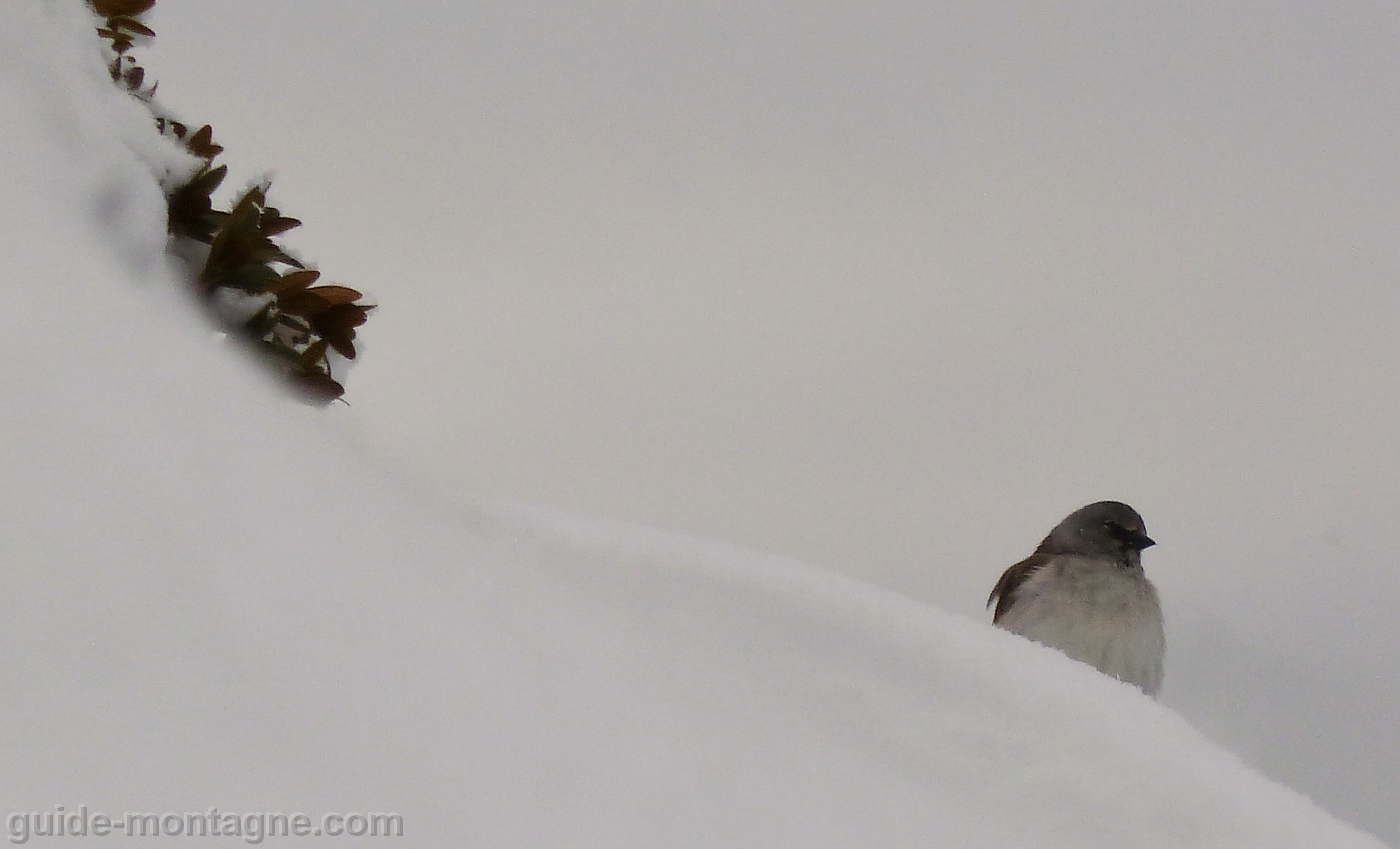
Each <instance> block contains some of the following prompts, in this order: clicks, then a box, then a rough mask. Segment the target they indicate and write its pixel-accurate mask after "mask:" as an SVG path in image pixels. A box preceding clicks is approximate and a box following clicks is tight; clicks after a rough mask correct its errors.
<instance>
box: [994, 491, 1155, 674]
mask: <svg viewBox="0 0 1400 849" xmlns="http://www.w3.org/2000/svg"><path fill="white" fill-rule="evenodd" d="M1151 545H1156V543H1154V542H1153V541H1152V539H1151V537H1149V536H1148V535H1147V528H1146V526H1144V525H1143V521H1142V517H1141V516H1139V515H1138V512H1137V511H1136V510H1134V509H1133V508H1131V507H1129V506H1128V505H1126V504H1123V503H1121V502H1118V501H1099V502H1096V503H1094V504H1090V505H1088V506H1087V507H1081V508H1079V509H1078V510H1076V511H1074V512H1073V513H1071V514H1069V516H1067V517H1065V520H1064V521H1063V522H1061V523H1060V524H1058V525H1056V526H1055V529H1054V530H1053V531H1051V532H1050V535H1049V536H1047V537H1046V538H1045V540H1044V541H1043V542H1042V543H1041V544H1040V546H1039V547H1038V548H1036V550H1035V553H1034V554H1032V555H1031V556H1030V557H1027V558H1026V559H1025V560H1022V561H1021V562H1020V563H1017V564H1016V565H1015V566H1012V567H1011V568H1010V569H1007V570H1006V572H1004V573H1003V574H1002V576H1001V580H999V581H997V585H996V586H995V587H994V588H993V589H992V594H991V596H989V597H988V598H987V606H988V607H991V606H992V602H996V611H995V612H994V613H993V614H992V622H994V623H995V624H996V625H997V626H998V627H1000V628H1005V629H1006V630H1008V631H1010V632H1011V633H1013V634H1020V635H1021V636H1023V637H1026V638H1028V639H1031V640H1035V641H1036V642H1037V643H1042V644H1044V645H1047V646H1050V647H1052V648H1056V649H1059V650H1060V651H1062V652H1064V653H1065V654H1067V655H1069V656H1070V657H1072V658H1074V659H1075V660H1079V661H1083V662H1084V663H1087V664H1089V665H1090V666H1093V667H1096V668H1097V669H1098V670H1099V671H1100V672H1103V673H1104V674H1106V675H1111V676H1113V677H1114V678H1118V679H1119V680H1122V681H1127V682H1128V683H1130V684H1135V685H1137V686H1138V687H1140V688H1141V689H1142V691H1143V692H1144V693H1146V694H1147V695H1149V696H1154V697H1155V696H1156V695H1157V691H1158V690H1160V689H1161V687H1162V658H1163V656H1164V655H1165V653H1166V635H1165V634H1164V633H1163V630H1162V606H1161V603H1160V602H1158V600H1157V589H1156V588H1155V587H1153V586H1152V582H1151V581H1149V580H1147V574H1146V573H1145V572H1143V570H1142V550H1143V549H1144V548H1147V547H1148V546H1151Z"/></svg>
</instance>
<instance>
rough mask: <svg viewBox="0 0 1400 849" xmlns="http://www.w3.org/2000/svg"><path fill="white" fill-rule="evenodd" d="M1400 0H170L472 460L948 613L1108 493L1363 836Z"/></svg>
mask: <svg viewBox="0 0 1400 849" xmlns="http://www.w3.org/2000/svg"><path fill="white" fill-rule="evenodd" d="M1397 10H1400V7H1396V6H1395V5H1394V4H1392V3H1380V2H1377V3H1351V2H1344V3H1328V4H1312V3H1241V2H1225V3H1206V2H1194V3H1132V4H1128V3H1120V2H1097V3H1088V2H1082V3H1060V4H1045V3H1029V2H1026V3H1018V2H1002V0H975V2H964V1H963V0H955V2H946V3H923V2H918V3H916V2H885V3H880V2H874V3H872V2H803V3H792V2H783V3H734V2H676V3H642V2H623V0H597V2H582V3H564V2H530V0H502V1H501V2H494V3H476V2H459V0H450V1H449V0H405V2H400V3H383V2H378V3H365V2H350V1H349V0H335V1H334V2H331V0H316V2H312V1H311V0H301V2H297V3H285V2H280V1H279V2H274V0H236V2H234V0H161V2H160V4H159V6H158V7H157V9H156V11H155V13H154V14H153V15H152V16H151V18H150V23H151V24H152V25H153V26H154V27H155V29H156V30H157V31H158V32H159V36H158V38H157V39H156V41H155V42H154V43H153V45H152V46H151V47H150V48H148V49H146V50H144V51H143V52H142V54H141V56H142V60H143V62H144V63H145V64H146V65H147V66H148V67H149V68H150V70H151V71H152V73H153V74H154V76H155V77H156V78H158V79H159V80H160V94H161V97H162V99H163V101H164V102H165V103H166V104H167V105H168V106H169V107H171V108H172V109H174V110H175V111H176V112H178V113H180V114H181V115H182V116H184V117H185V118H187V119H188V120H189V121H191V122H195V123H201V122H205V121H207V122H210V123H212V124H213V126H214V129H215V138H216V140H218V141H220V142H221V143H223V144H224V145H226V146H227V148H228V152H227V154H226V156H225V160H226V161H227V162H228V163H229V164H230V166H231V169H232V171H233V176H232V177H231V182H233V183H235V184H237V183H241V182H242V181H244V180H248V179H253V178H255V177H257V176H258V175H259V174H261V173H263V172H264V171H269V170H270V171H272V172H273V173H274V176H275V180H276V182H275V184H274V189H273V197H272V199H273V202H274V203H276V204H278V205H279V206H280V207H281V208H282V209H283V210H284V212H286V213H287V214H290V215H294V216H297V217H299V218H301V219H303V220H304V221H305V222H306V227H305V228H303V229H302V230H300V231H295V232H293V233H292V234H289V237H288V242H289V244H291V246H292V247H293V248H294V249H296V250H298V251H299V252H300V253H301V254H302V255H304V256H305V257H306V258H307V259H309V260H312V261H314V262H316V263H318V264H319V266H320V267H321V268H322V270H323V271H324V272H325V273H326V274H327V276H328V277H329V278H331V279H333V280H335V281H336V282H340V283H344V284H347V285H351V286H355V287H357V288H361V289H363V290H365V291H366V292H368V293H369V294H370V295H371V296H372V298H373V299H374V300H375V301H377V302H378V303H379V304H381V305H382V307H381V309H380V310H379V311H378V312H377V313H376V314H375V315H374V317H373V318H372V320H371V321H370V323H369V325H368V326H367V327H366V329H365V331H364V333H363V338H364V340H365V342H366V345H365V354H364V357H363V361H362V363H361V364H360V365H358V366H357V367H356V369H355V370H354V371H353V373H352V374H351V375H350V376H349V379H348V381H347V382H348V387H349V393H348V396H347V397H348V399H349V401H350V403H351V405H352V406H351V407H350V408H349V409H343V408H342V409H339V410H336V411H332V412H331V413H330V415H334V416H337V417H339V418H341V419H343V420H345V421H346V422H347V424H348V426H350V427H352V428H354V429H356V430H357V432H358V433H359V434H360V437H361V438H362V439H363V441H364V444H365V445H366V446H368V447H370V448H372V449H373V450H374V451H377V452H380V453H386V454H390V455H393V456H394V457H396V458H398V459H399V460H400V461H403V462H405V463H408V464H411V465H414V466H417V467H419V468H423V469H426V470H429V471H430V472H431V473H432V474H434V475H436V476H438V477H439V478H440V479H441V480H442V481H443V482H444V484H445V485H447V486H449V487H451V488H453V489H454V490H455V491H457V492H459V493H461V494H462V495H463V497H474V498H487V499H496V498H509V499H519V500H524V501H528V502H535V503H541V504H548V505H555V506H560V507H565V508H570V509H574V510H578V511H583V512H587V513H593V514H599V515H603V516H610V517H616V518H621V519H627V520H633V521H638V522H642V523H645V524H649V525H655V526H659V527H664V528H671V529H679V530H683V531H687V532H692V533H695V534H698V535H701V536H705V537H712V538H717V539H723V540H728V541H731V542H735V543H740V544H743V545H748V546H752V547H754V548H757V549H761V550H766V551H773V552H783V553H787V554H792V555H795V556H797V557H800V558H802V559H804V560H806V561H809V562H813V563H818V564H824V565H828V566H831V567H834V568H836V569H839V570H842V571H844V572H847V573H850V574H853V575H856V576H860V577H863V578H866V579H868V580H871V581H874V582H876V583H880V584H883V585H886V586H889V587H892V588H894V589H897V590H899V591H901V592H904V593H907V594H909V595H910V596H913V597H915V598H918V599H921V600H925V601H929V602H933V603H936V604H938V605H940V606H942V607H945V608H947V609H951V610H955V611H960V612H963V613H966V614H969V615H972V616H979V617H980V616H982V615H984V614H983V613H982V611H981V606H982V602H983V601H984V600H985V597H986V592H987V590H988V589H989V587H990V586H991V584H992V582H993V581H994V580H995V578H996V577H997V575H998V574H999V573H1000V571H1001V569H1003V568H1004V567H1005V566H1006V565H1008V564H1010V563H1012V562H1014V561H1015V560H1017V559H1019V558H1020V557H1022V556H1024V555H1025V554H1026V553H1028V552H1029V551H1030V550H1031V548H1032V547H1033V546H1034V545H1035V544H1036V542H1038V540H1039V539H1040V537H1041V536H1042V535H1043V534H1044V533H1045V532H1046V531H1048V530H1049V528H1050V527H1051V526H1052V525H1054V524H1055V523H1056V522H1057V521H1058V520H1059V519H1060V518H1061V517H1062V516H1063V515H1065V514H1066V513H1068V512H1069V511H1070V510H1072V509H1074V508H1076V507H1078V506H1080V505H1082V504H1084V503H1087V502H1090V501H1095V500H1099V499H1105V498H1114V499H1121V500H1125V501H1128V502H1130V503H1132V504H1133V505H1134V506H1136V507H1137V508H1138V509H1139V510H1140V511H1141V512H1142V513H1143V514H1144V516H1145V517H1146V519H1147V524H1148V529H1149V531H1150V532H1151V533H1152V535H1153V536H1154V537H1155V538H1156V539H1157V540H1158V541H1159V543H1160V545H1159V547H1158V548H1155V549H1153V550H1151V551H1149V552H1148V554H1147V557H1146V564H1147V568H1148V570H1149V573H1150V574H1151V575H1152V576H1153V578H1154V579H1155V580H1156V581H1157V583H1158V585H1159V587H1160V588H1161V590H1162V594H1163V597H1164V601H1165V605H1166V608H1167V615H1168V620H1169V627H1168V635H1169V643H1170V645H1169V659H1168V673H1167V684H1166V689H1165V692H1164V697H1163V698H1164V701H1166V702H1167V703H1168V704H1170V705H1174V706H1176V707H1177V708H1178V709H1179V710H1181V711H1182V712H1183V713H1184V714H1186V715H1187V716H1188V718H1191V719H1192V721H1193V722H1195V723H1196V724H1197V725H1198V726H1200V727H1202V728H1203V729H1204V730H1206V731H1207V732H1208V733H1211V734H1213V735H1215V736H1217V737H1218V738H1219V739H1222V740H1223V741H1225V742H1227V744H1230V745H1233V746H1234V747H1235V748H1236V749H1237V750H1239V751H1241V752H1242V754H1244V756H1245V757H1246V758H1248V759H1250V760H1252V761H1253V762H1255V763H1258V764H1260V765H1261V766H1263V767H1264V768H1265V769H1266V771H1268V772H1270V773H1271V774H1273V775H1275V776H1277V777H1280V778H1282V779H1284V780H1285V781H1289V782H1291V783H1293V784H1294V785H1295V786H1299V787H1300V789H1303V790H1305V791H1308V792H1311V793H1313V794H1314V795H1316V796H1317V797H1318V798H1320V799H1322V800H1323V801H1324V802H1325V803H1326V804H1327V805H1328V806H1329V807H1330V808H1331V809H1333V810H1334V811H1337V812H1338V813H1340V814H1342V815H1344V816H1349V817H1351V818H1353V819H1357V820H1359V821H1361V822H1362V824H1363V825H1366V826H1368V827H1370V828H1371V829H1373V830H1376V831H1377V832H1378V833H1381V834H1382V836H1385V837H1388V838H1389V839H1391V840H1392V841H1395V840H1397V839H1400V813H1397V812H1396V811H1395V810H1394V809H1393V787H1394V776H1395V774H1396V770H1397V767H1400V743H1396V742H1395V741H1394V734H1393V722H1394V718H1395V715H1396V713H1397V708H1400V671H1397V670H1400V649H1397V648H1396V644H1397V640H1396V638H1397V636H1398V635H1397V633H1396V632H1397V628H1396V626H1395V624H1394V615H1393V611H1394V610H1395V609H1396V608H1397V605H1400V570H1397V568H1396V565H1397V564H1396V561H1397V558H1396V556H1395V554H1394V549H1393V545H1392V543H1391V540H1390V537H1391V536H1393V535H1394V534H1395V527H1396V521H1395V518H1396V515H1397V512H1400V431H1397V427H1396V422H1397V420H1400V368H1397V366H1400V342H1397V338H1396V333H1395V329H1396V326H1397V316H1400V287H1398V286H1397V272H1400V262H1398V261H1397V260H1398V259H1400V258H1398V257H1397V245H1400V240H1397V238H1396V237H1397V223H1400V220H1398V219H1400V216H1398V215H1397V213H1400V161H1397V151H1400V133H1397V128H1398V125H1400V109H1397V107H1400V51H1397V50H1396V45H1397V44H1400V11H1397Z"/></svg>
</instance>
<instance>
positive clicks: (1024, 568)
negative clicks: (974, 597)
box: [987, 552, 1050, 623]
mask: <svg viewBox="0 0 1400 849" xmlns="http://www.w3.org/2000/svg"><path fill="white" fill-rule="evenodd" d="M1049 561H1050V555H1048V554H1041V553H1039V552H1037V553H1035V554H1032V555H1031V556H1030V557H1027V558H1026V559H1025V560H1022V561H1021V562H1020V563H1017V564H1016V565H1015V566H1012V567H1011V568H1010V569H1007V570H1006V571H1005V572H1002V573H1001V580H999V581H997V585H996V586H995V587H992V594H991V595H989V596H987V606H988V607H991V606H992V602H994V601H995V602H996V603H997V609H996V610H995V611H994V612H993V613H992V622H994V623H995V622H999V621H1001V617H1002V614H1004V613H1005V612H1006V611H1007V610H1008V609H1009V608H1010V607H1011V605H1013V604H1015V603H1016V590H1017V589H1019V588H1020V586H1021V584H1023V583H1025V582H1026V579H1027V578H1029V577H1030V576H1031V575H1033V574H1035V570H1037V569H1039V568H1040V567H1042V566H1044V565H1045V564H1046V563H1048V562H1049Z"/></svg>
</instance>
